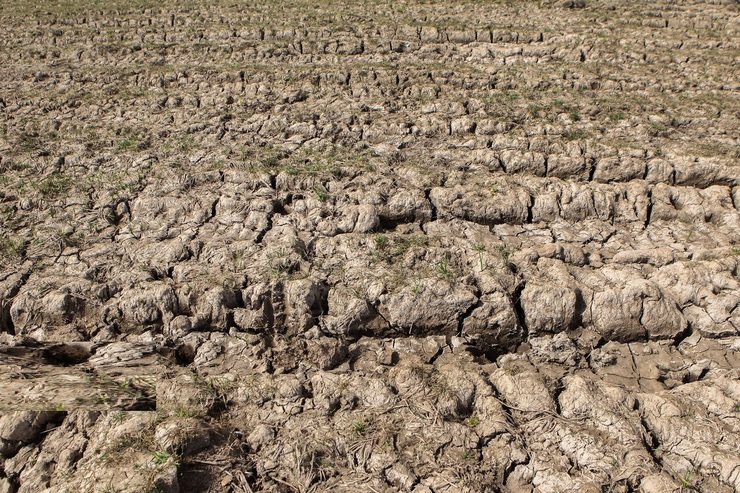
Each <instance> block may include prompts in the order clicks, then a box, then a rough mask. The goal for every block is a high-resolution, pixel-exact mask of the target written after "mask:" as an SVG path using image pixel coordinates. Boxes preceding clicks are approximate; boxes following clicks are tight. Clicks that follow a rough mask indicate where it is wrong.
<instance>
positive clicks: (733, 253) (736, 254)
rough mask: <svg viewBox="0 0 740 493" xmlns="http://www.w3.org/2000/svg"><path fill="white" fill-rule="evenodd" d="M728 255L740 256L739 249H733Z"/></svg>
mask: <svg viewBox="0 0 740 493" xmlns="http://www.w3.org/2000/svg"><path fill="white" fill-rule="evenodd" d="M730 253H731V254H732V255H735V256H740V247H733V248H732V250H730Z"/></svg>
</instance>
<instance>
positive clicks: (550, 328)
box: [521, 283, 576, 335]
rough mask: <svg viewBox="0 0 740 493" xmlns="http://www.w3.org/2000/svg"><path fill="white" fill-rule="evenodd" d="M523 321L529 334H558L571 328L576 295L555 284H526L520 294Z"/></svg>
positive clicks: (570, 290) (573, 319)
mask: <svg viewBox="0 0 740 493" xmlns="http://www.w3.org/2000/svg"><path fill="white" fill-rule="evenodd" d="M521 303H522V310H523V311H524V320H525V323H526V324H527V328H528V329H529V331H530V334H532V335H536V334H539V333H541V332H560V331H564V330H568V329H570V328H572V327H573V323H574V321H575V316H576V293H575V291H574V290H573V289H571V288H568V287H564V286H559V285H555V284H544V285H543V284H533V283H527V285H526V286H525V288H524V290H523V291H522V294H521Z"/></svg>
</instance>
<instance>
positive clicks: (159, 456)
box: [152, 452, 172, 466]
mask: <svg viewBox="0 0 740 493" xmlns="http://www.w3.org/2000/svg"><path fill="white" fill-rule="evenodd" d="M170 457H172V455H171V454H170V453H168V452H152V463H154V465H155V466H160V465H162V464H164V463H165V462H167V461H168V460H169V459H170Z"/></svg>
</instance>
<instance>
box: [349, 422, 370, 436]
mask: <svg viewBox="0 0 740 493" xmlns="http://www.w3.org/2000/svg"><path fill="white" fill-rule="evenodd" d="M352 429H353V430H355V433H357V434H358V435H364V434H365V431H367V425H366V424H365V423H364V422H362V421H353V422H352Z"/></svg>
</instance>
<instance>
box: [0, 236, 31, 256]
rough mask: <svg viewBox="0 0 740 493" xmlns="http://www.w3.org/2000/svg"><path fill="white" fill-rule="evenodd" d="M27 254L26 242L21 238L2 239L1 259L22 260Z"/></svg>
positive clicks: (0, 238) (0, 245)
mask: <svg viewBox="0 0 740 493" xmlns="http://www.w3.org/2000/svg"><path fill="white" fill-rule="evenodd" d="M25 254H26V242H25V241H24V240H22V239H21V238H17V239H12V238H2V237H0V258H2V257H9V258H21V257H23V256H24V255H25Z"/></svg>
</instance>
